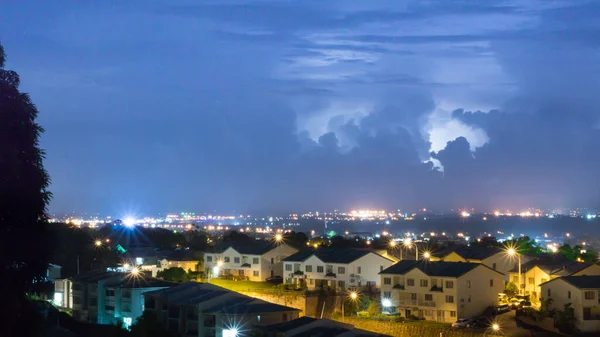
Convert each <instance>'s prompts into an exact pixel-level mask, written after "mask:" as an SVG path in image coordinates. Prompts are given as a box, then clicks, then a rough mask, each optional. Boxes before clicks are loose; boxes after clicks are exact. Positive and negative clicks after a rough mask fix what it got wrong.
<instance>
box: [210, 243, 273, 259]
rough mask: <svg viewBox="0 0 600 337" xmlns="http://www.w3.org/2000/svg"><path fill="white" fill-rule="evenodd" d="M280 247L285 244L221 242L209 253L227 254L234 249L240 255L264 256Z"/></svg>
mask: <svg viewBox="0 0 600 337" xmlns="http://www.w3.org/2000/svg"><path fill="white" fill-rule="evenodd" d="M280 245H285V243H276V242H273V241H267V240H255V241H250V242H244V243H236V242H221V243H219V244H217V245H215V247H214V248H213V249H211V250H210V251H209V252H208V253H217V254H219V253H223V252H225V251H226V250H227V249H229V248H233V249H235V250H236V251H237V252H238V253H240V254H248V255H263V254H265V253H267V252H269V251H271V250H273V249H274V248H276V247H277V246H280Z"/></svg>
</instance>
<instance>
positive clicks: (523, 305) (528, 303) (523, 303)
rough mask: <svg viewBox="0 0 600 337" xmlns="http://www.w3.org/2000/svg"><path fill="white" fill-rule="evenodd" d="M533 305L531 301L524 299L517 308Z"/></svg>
mask: <svg viewBox="0 0 600 337" xmlns="http://www.w3.org/2000/svg"><path fill="white" fill-rule="evenodd" d="M532 307H533V306H532V305H531V302H529V301H523V302H521V303H519V307H518V308H517V309H525V308H532Z"/></svg>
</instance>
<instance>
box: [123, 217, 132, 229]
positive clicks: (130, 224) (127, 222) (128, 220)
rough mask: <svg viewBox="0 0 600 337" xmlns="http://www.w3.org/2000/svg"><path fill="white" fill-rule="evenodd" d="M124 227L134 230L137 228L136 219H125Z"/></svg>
mask: <svg viewBox="0 0 600 337" xmlns="http://www.w3.org/2000/svg"><path fill="white" fill-rule="evenodd" d="M123 225H125V227H127V228H133V227H134V226H135V219H134V218H125V219H123Z"/></svg>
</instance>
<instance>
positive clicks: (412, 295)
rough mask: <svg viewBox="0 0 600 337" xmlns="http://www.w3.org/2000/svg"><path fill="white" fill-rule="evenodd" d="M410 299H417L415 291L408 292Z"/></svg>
mask: <svg viewBox="0 0 600 337" xmlns="http://www.w3.org/2000/svg"><path fill="white" fill-rule="evenodd" d="M410 299H411V300H413V301H416V300H417V293H410Z"/></svg>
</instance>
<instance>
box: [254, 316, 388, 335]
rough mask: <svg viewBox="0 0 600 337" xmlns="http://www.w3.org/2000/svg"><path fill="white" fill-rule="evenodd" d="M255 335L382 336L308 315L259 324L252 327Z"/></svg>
mask: <svg viewBox="0 0 600 337" xmlns="http://www.w3.org/2000/svg"><path fill="white" fill-rule="evenodd" d="M254 332H255V336H260V337H296V336H297V337H301V336H302V337H304V336H327V337H362V336H365V337H366V336H384V335H380V334H377V333H374V332H371V331H366V330H360V329H356V328H355V327H354V326H353V325H351V324H346V323H341V322H338V321H332V320H329V319H316V318H312V317H308V316H304V317H300V318H297V319H295V320H292V321H288V322H283V323H278V324H273V325H267V326H260V327H256V328H255V329H254Z"/></svg>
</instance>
